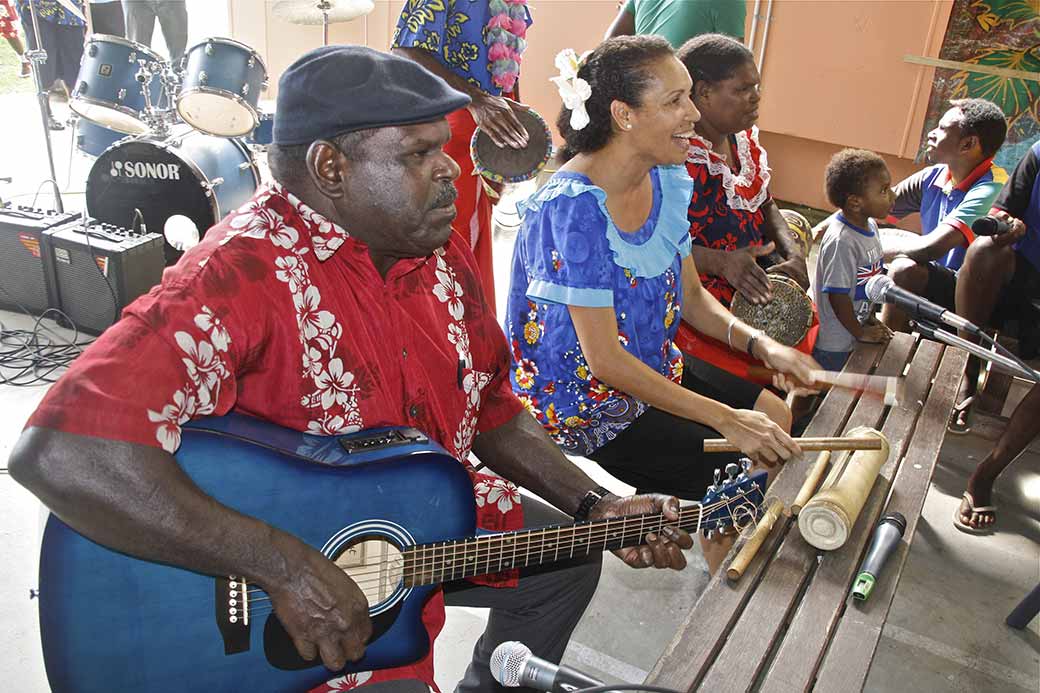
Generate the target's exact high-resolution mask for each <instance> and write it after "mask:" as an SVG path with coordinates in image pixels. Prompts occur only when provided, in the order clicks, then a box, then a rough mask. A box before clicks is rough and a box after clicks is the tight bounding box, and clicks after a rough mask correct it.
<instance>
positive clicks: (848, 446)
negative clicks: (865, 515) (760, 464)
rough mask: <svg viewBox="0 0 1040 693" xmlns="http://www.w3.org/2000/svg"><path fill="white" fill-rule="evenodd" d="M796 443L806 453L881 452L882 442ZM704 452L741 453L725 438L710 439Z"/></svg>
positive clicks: (857, 439)
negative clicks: (829, 451) (838, 451)
mask: <svg viewBox="0 0 1040 693" xmlns="http://www.w3.org/2000/svg"><path fill="white" fill-rule="evenodd" d="M794 442H796V443H798V445H800V446H801V448H802V450H803V451H805V452H817V451H819V450H880V449H881V446H882V442H881V441H880V440H878V438H877V436H860V437H850V438H841V437H836V438H795V439H794ZM704 452H740V448H738V447H737V446H736V445H734V444H733V443H731V442H729V441H728V440H726V439H725V438H709V439H707V440H705V441H704Z"/></svg>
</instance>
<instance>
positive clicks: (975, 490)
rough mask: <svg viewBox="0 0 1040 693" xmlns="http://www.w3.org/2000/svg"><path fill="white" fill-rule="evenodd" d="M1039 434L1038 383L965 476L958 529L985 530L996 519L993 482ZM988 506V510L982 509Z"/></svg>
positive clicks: (958, 511)
mask: <svg viewBox="0 0 1040 693" xmlns="http://www.w3.org/2000/svg"><path fill="white" fill-rule="evenodd" d="M1038 434H1040V385H1034V386H1033V388H1032V389H1031V390H1030V391H1029V392H1028V393H1027V394H1026V396H1025V397H1024V398H1023V399H1022V401H1021V402H1019V404H1018V406H1017V407H1015V411H1013V412H1012V413H1011V419H1010V420H1009V421H1008V424H1007V428H1005V429H1004V432H1003V433H1002V434H1001V435H1000V438H998V439H997V442H996V443H995V444H994V445H993V449H992V450H990V452H989V454H988V455H986V456H985V457H984V458H983V459H982V461H981V462H979V464H978V466H976V467H975V471H974V472H973V473H972V475H971V477H970V478H969V479H968V484H967V487H966V489H965V492H964V496H963V497H962V498H961V503H960V505H959V506H958V507H957V517H956V518H955V520H959V524H958V523H957V522H954V524H955V525H956V526H957V527H958V529H965V527H966V528H967V530H966V531H969V532H986V531H989V530H990V529H991V528H992V526H993V523H994V522H996V520H997V514H996V509H995V508H993V507H992V503H993V484H994V482H995V481H996V480H997V477H998V476H1000V473H1001V472H1003V471H1004V469H1006V468H1007V466H1008V465H1009V464H1011V463H1012V462H1013V461H1014V460H1015V458H1017V457H1018V456H1019V454H1021V452H1022V451H1023V450H1025V449H1026V446H1027V445H1029V443H1030V442H1032V440H1033V439H1034V438H1036V436H1037V435H1038ZM984 508H990V509H984Z"/></svg>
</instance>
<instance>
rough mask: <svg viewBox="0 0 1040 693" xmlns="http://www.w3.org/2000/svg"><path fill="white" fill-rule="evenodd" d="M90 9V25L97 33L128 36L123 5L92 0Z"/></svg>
mask: <svg viewBox="0 0 1040 693" xmlns="http://www.w3.org/2000/svg"><path fill="white" fill-rule="evenodd" d="M89 9H90V25H91V28H92V30H93V32H94V33H95V34H107V35H109V36H123V37H125V36H126V22H125V21H123V5H122V3H121V2H119V0H115V2H101V3H96V2H92V3H90V5H89Z"/></svg>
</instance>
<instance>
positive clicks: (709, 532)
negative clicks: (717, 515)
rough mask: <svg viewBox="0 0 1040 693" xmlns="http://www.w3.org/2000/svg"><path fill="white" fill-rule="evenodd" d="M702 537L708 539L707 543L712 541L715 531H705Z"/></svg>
mask: <svg viewBox="0 0 1040 693" xmlns="http://www.w3.org/2000/svg"><path fill="white" fill-rule="evenodd" d="M704 536H705V537H707V538H708V541H711V540H712V539H714V538H715V530H714V529H709V530H707V531H706V532H705V533H704Z"/></svg>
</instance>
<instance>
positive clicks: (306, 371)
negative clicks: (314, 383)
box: [303, 344, 321, 378]
mask: <svg viewBox="0 0 1040 693" xmlns="http://www.w3.org/2000/svg"><path fill="white" fill-rule="evenodd" d="M319 373H321V352H320V351H318V350H317V349H315V348H314V347H312V346H307V345H306V344H304V346H303V376H304V377H305V378H316V377H318V374H319Z"/></svg>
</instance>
